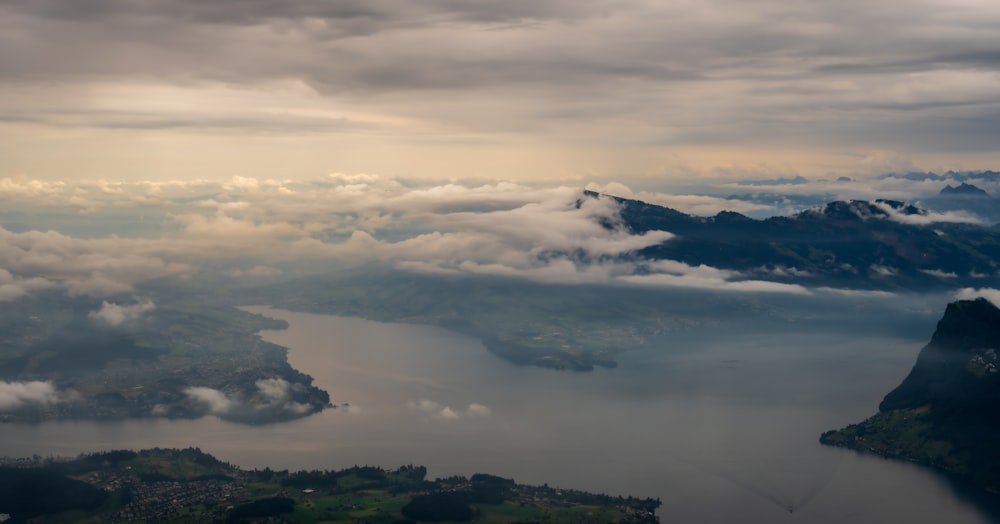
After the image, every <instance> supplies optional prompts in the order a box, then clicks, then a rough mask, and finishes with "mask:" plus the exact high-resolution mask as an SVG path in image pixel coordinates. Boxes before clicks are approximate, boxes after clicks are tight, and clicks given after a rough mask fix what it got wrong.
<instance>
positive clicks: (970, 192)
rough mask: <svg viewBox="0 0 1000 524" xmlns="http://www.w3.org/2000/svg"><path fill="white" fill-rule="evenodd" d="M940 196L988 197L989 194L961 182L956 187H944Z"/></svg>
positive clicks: (949, 185)
mask: <svg viewBox="0 0 1000 524" xmlns="http://www.w3.org/2000/svg"><path fill="white" fill-rule="evenodd" d="M939 194H940V195H944V196H974V197H989V196H990V194H989V193H987V192H986V191H984V190H983V189H980V188H978V187H976V186H974V185H972V184H966V183H965V182H962V183H961V184H959V185H958V186H956V187H952V185H951V184H948V185H946V186H944V188H943V189H941V192H940V193H939Z"/></svg>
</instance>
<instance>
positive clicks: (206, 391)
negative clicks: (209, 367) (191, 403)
mask: <svg viewBox="0 0 1000 524" xmlns="http://www.w3.org/2000/svg"><path fill="white" fill-rule="evenodd" d="M184 394H185V395H187V396H188V397H189V398H191V399H192V400H195V401H197V402H199V403H201V404H203V405H204V406H205V407H206V408H207V409H208V412H209V413H211V414H213V415H223V414H225V413H228V412H229V411H230V410H231V409H233V408H235V407H236V406H237V405H238V404H237V403H236V402H234V401H233V400H232V399H230V398H229V397H227V396H226V394H225V393H223V392H221V391H219V390H217V389H212V388H206V387H189V388H186V389H185V390H184Z"/></svg>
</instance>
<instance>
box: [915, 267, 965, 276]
mask: <svg viewBox="0 0 1000 524" xmlns="http://www.w3.org/2000/svg"><path fill="white" fill-rule="evenodd" d="M920 272H921V273H924V274H927V275H930V276H932V277H937V278H958V275H957V274H955V273H952V272H950V271H942V270H940V269H921V270H920Z"/></svg>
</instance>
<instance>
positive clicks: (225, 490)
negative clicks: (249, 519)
mask: <svg viewBox="0 0 1000 524" xmlns="http://www.w3.org/2000/svg"><path fill="white" fill-rule="evenodd" d="M129 490H130V492H131V498H132V500H130V501H129V502H128V503H127V504H126V505H125V506H124V507H123V508H122V509H121V510H119V511H116V512H114V513H112V514H109V515H105V516H104V517H105V518H106V519H107V520H108V521H110V522H127V521H150V520H158V519H164V518H177V517H179V516H181V512H182V511H183V510H184V509H185V508H190V507H192V506H197V505H199V504H203V505H206V506H218V507H221V508H225V507H228V506H230V505H232V504H233V503H235V502H238V501H242V500H246V499H248V498H249V497H250V494H249V493H248V492H247V490H246V488H245V487H243V486H241V485H239V484H237V483H235V482H232V481H228V480H219V479H211V480H194V481H187V482H176V481H167V482H148V483H142V482H135V483H134V484H132V485H131V486H130V487H129Z"/></svg>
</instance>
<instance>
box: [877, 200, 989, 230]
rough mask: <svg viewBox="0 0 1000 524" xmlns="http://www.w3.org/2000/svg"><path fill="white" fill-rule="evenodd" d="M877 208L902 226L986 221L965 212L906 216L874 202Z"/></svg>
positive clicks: (980, 222) (924, 213)
mask: <svg viewBox="0 0 1000 524" xmlns="http://www.w3.org/2000/svg"><path fill="white" fill-rule="evenodd" d="M872 203H873V204H874V205H875V207H877V208H879V209H881V210H882V211H885V212H886V213H887V214H888V215H889V219H890V220H894V221H896V222H899V223H901V224H910V225H918V226H926V225H930V224H937V223H941V222H955V223H960V224H983V223H985V221H984V220H983V219H981V218H979V217H977V216H974V215H971V214H969V213H966V212H964V211H948V212H944V213H937V212H933V211H924V212H922V213H919V214H910V215H908V214H906V213H901V212H900V211H899V210H897V209H895V208H893V207H892V206H890V205H889V204H886V203H885V202H872Z"/></svg>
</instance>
